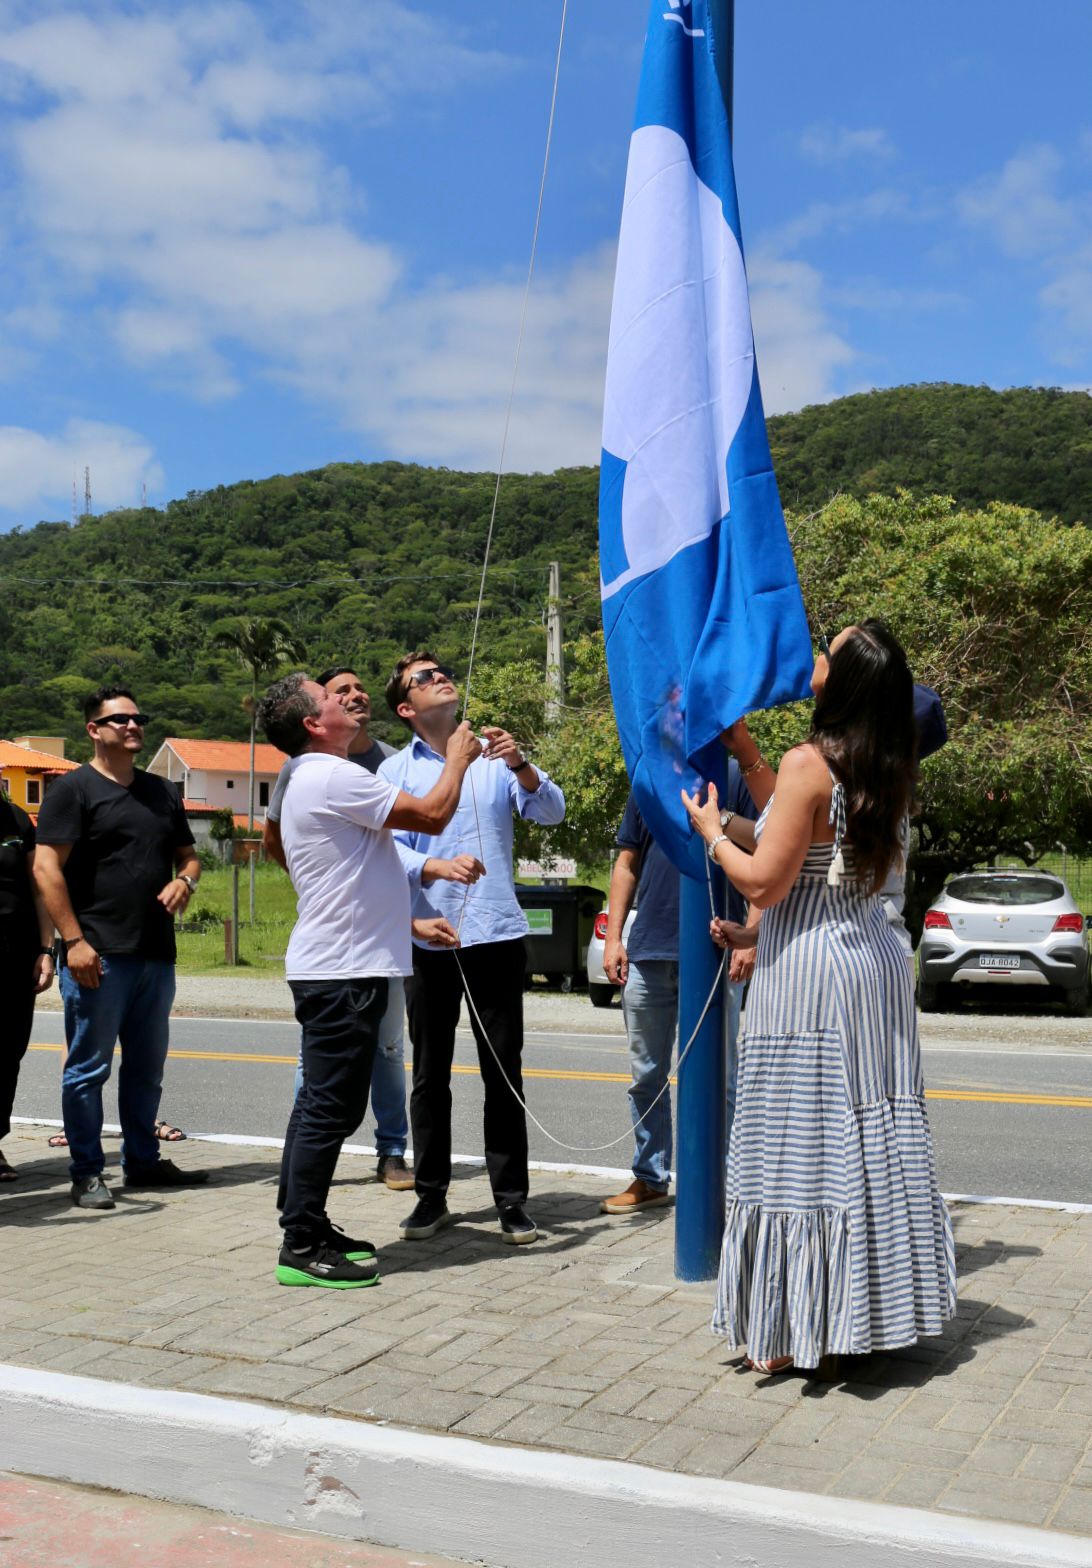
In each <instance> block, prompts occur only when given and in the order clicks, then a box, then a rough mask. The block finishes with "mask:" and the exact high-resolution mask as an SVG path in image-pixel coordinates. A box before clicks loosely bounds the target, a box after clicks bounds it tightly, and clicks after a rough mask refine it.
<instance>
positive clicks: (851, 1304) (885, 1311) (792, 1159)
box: [712, 782, 956, 1367]
mask: <svg viewBox="0 0 1092 1568" xmlns="http://www.w3.org/2000/svg"><path fill="white" fill-rule="evenodd" d="M768 810H769V808H768V807H767V811H768ZM765 817H766V812H763V815H762V818H760V820H759V823H758V824H757V831H758V832H761V828H762V825H763V824H764V822H765ZM831 824H832V825H834V826H835V830H836V839H835V842H834V843H833V844H812V845H811V847H810V848H809V850H808V853H807V857H806V859H805V861H804V865H803V868H802V870H801V872H800V875H799V876H798V877H797V879H796V882H795V883H794V884H793V886H792V888H791V889H790V891H789V893H788V895H787V896H786V897H785V898H784V899H783V900H782V901H781V902H780V903H779V904H776V905H774V906H773V907H772V908H770V909H767V910H766V911H765V912H764V913H763V916H762V923H761V925H760V927H759V940H758V953H757V958H756V962H755V972H754V979H753V981H752V983H751V991H750V997H749V1001H748V1006H747V1019H746V1033H745V1035H744V1038H743V1039H742V1041H741V1043H740V1050H739V1066H738V1080H737V1100H736V1113H735V1120H734V1122H733V1126H732V1133H731V1140H730V1144H729V1151H728V1177H727V1218H726V1223H725V1228H724V1242H723V1246H722V1250H721V1263H720V1273H719V1278H718V1281H717V1298H716V1305H715V1307H714V1311H713V1323H712V1328H713V1332H714V1333H715V1334H722V1335H724V1336H725V1337H726V1338H727V1339H728V1340H730V1341H731V1342H732V1344H733V1345H736V1346H744V1345H745V1346H746V1348H747V1354H748V1355H749V1356H750V1357H751V1358H752V1359H753V1360H766V1359H768V1358H772V1357H776V1356H791V1357H792V1358H793V1361H794V1362H795V1364H796V1365H797V1366H799V1367H815V1366H817V1365H818V1363H819V1360H820V1358H821V1357H822V1356H824V1355H826V1354H844V1355H863V1354H866V1353H868V1352H870V1351H874V1350H893V1349H896V1348H897V1347H899V1346H903V1345H912V1344H913V1343H914V1342H915V1341H916V1340H917V1338H918V1336H919V1335H922V1334H936V1333H939V1331H940V1329H941V1327H942V1325H943V1323H944V1322H945V1320H946V1319H947V1318H950V1317H951V1316H952V1315H953V1314H954V1312H955V1306H956V1280H955V1249H954V1246H953V1242H952V1228H951V1222H950V1220H949V1218H948V1211H947V1209H946V1207H945V1204H944V1200H943V1199H942V1198H941V1196H940V1192H939V1190H938V1187H937V1176H936V1162H935V1160H934V1156H933V1141H932V1137H931V1135H930V1132H929V1121H928V1117H927V1116H926V1111H925V1090H924V1084H923V1081H922V1072H921V1049H920V1045H919V1041H918V1028H917V1014H916V1012H915V1008H914V993H913V979H912V975H911V970H910V966H909V965H908V963H907V961H906V953H905V950H904V949H903V947H902V945H901V944H900V942H899V941H898V938H897V937H896V936H895V935H894V934H893V932H892V929H891V927H890V925H889V923H888V919H887V914H886V911H885V909H884V906H883V903H882V901H881V899H880V898H879V897H878V896H877V895H866V894H864V893H862V892H861V890H860V889H859V887H858V885H857V882H856V880H855V879H854V876H853V857H852V849H851V848H850V847H849V846H848V845H846V846H845V848H844V850H843V848H842V843H841V840H842V835H843V833H844V831H845V798H844V791H843V789H842V785H841V784H839V783H837V782H836V783H835V786H834V794H833V798H832V801H831ZM842 868H844V869H842Z"/></svg>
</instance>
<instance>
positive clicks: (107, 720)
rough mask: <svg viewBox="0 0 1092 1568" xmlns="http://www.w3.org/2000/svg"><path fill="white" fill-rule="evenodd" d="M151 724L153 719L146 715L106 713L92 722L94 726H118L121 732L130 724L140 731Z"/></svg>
mask: <svg viewBox="0 0 1092 1568" xmlns="http://www.w3.org/2000/svg"><path fill="white" fill-rule="evenodd" d="M151 722H152V721H151V718H150V717H149V715H148V714H146V713H104V714H103V715H102V717H101V718H99V719H92V720H91V723H92V724H113V725H116V726H117V728H118V729H119V730H123V729H125V728H127V726H128V725H130V724H135V725H136V726H137V728H138V729H143V728H144V726H145V725H146V724H150V723H151Z"/></svg>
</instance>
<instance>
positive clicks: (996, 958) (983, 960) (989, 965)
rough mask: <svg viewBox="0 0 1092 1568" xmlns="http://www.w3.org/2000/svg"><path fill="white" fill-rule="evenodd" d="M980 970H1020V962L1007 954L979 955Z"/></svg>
mask: <svg viewBox="0 0 1092 1568" xmlns="http://www.w3.org/2000/svg"><path fill="white" fill-rule="evenodd" d="M978 967H979V969H1019V967H1020V960H1019V959H1018V958H1010V957H1009V956H1008V955H1007V954H1006V953H979V955H978Z"/></svg>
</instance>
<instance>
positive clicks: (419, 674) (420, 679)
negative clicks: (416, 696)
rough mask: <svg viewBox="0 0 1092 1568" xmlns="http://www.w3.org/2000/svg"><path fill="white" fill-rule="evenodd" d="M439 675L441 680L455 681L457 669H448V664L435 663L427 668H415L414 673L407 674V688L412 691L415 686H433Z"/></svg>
mask: <svg viewBox="0 0 1092 1568" xmlns="http://www.w3.org/2000/svg"><path fill="white" fill-rule="evenodd" d="M437 677H439V679H440V680H445V681H453V680H454V679H455V671H454V670H450V669H448V667H447V665H446V664H433V665H431V666H430V667H429V668H428V669H427V670H415V671H414V672H413V674H412V675H410V676H407V678H406V687H405V689H406V691H412V689H413V687H414V686H431V685H432V683H433V681H434V680H436V679H437Z"/></svg>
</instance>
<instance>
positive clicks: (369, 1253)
mask: <svg viewBox="0 0 1092 1568" xmlns="http://www.w3.org/2000/svg"><path fill="white" fill-rule="evenodd" d="M323 1240H324V1241H325V1242H327V1243H328V1245H329V1246H331V1247H333V1249H334V1251H335V1252H341V1253H343V1254H344V1255H345V1257H347V1258H349V1259H350V1260H351V1261H352V1262H353V1263H359V1262H360V1261H361V1260H362V1259H364V1258H374V1257H375V1246H374V1244H373V1243H372V1242H370V1241H357V1240H356V1239H355V1238H354V1237H352V1236H346V1234H345V1232H344V1231H343V1230H340V1229H339V1228H338V1227H337V1226H336V1225H335V1224H334V1223H333V1221H332V1220H327V1222H326V1235H325V1236H324V1237H323Z"/></svg>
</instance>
